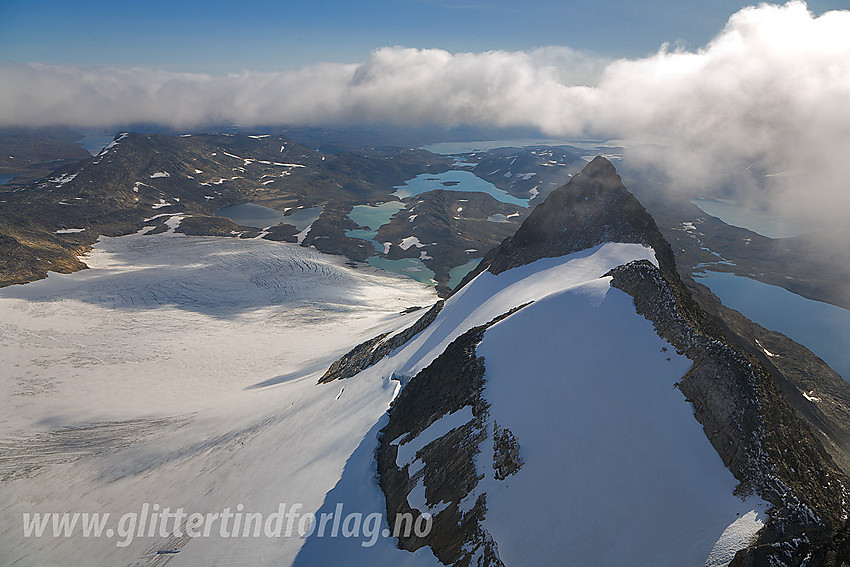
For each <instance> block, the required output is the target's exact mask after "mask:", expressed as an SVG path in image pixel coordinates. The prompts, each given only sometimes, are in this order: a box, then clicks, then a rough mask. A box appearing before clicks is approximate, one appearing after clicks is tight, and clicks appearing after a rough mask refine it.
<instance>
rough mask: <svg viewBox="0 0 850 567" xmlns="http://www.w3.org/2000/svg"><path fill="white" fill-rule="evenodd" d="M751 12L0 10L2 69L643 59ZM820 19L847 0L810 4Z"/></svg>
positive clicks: (315, 6)
mask: <svg viewBox="0 0 850 567" xmlns="http://www.w3.org/2000/svg"><path fill="white" fill-rule="evenodd" d="M749 4H752V2H750V3H747V2H740V1H738V0H711V1H706V0H698V1H694V0H691V1H683V2H670V1H661V0H646V1H644V2H640V3H638V2H633V1H630V2H625V1H622V0H594V1H590V0H578V1H573V2H564V1H558V0H525V1H524V2H521V3H520V2H516V1H513V2H506V1H504V0H457V1H448V0H371V1H363V2H357V1H350V0H346V1H343V0H319V1H317V0H301V1H297V2H294V1H278V2H272V1H267V0H242V1H240V2H234V1H228V2H221V1H216V0H207V1H204V2H199V1H175V0H172V1H162V0H153V1H145V2H129V1H122V0H118V1H113V2H103V1H98V2H93V1H89V0H80V1H67V0H60V1H56V0H54V1H50V0H0V60H6V61H16V62H43V63H58V64H75V65H110V66H119V67H125V66H144V67H151V68H156V69H163V70H169V71H189V72H203V73H211V74H224V73H228V72H241V71H244V70H254V71H277V70H287V69H294V68H298V67H301V66H304V65H310V64H313V63H317V62H323V61H328V62H341V63H348V62H359V61H363V60H364V59H366V57H367V56H368V54H369V52H370V51H372V50H373V49H375V48H378V47H382V46H396V45H399V46H406V47H419V48H441V49H445V50H448V51H451V52H466V51H473V52H481V51H487V50H494V49H502V50H509V51H515V50H525V49H531V48H534V47H541V46H549V45H566V46H569V47H572V48H574V49H581V50H589V51H593V52H595V53H597V54H600V55H604V56H607V57H640V56H644V55H648V54H650V53H653V52H655V51H656V50H657V49H658V47H659V46H660V45H661V44H662V43H664V42H670V43H675V42H681V43H682V44H683V45H684V46H685V47H689V48H691V49H693V48H696V47H700V46H702V45H704V44H705V43H706V42H707V41H708V40H709V39H710V38H711V37H713V36H714V35H716V34H717V33H718V32H719V31H720V30H721V28H722V27H723V25H724V24H725V23H726V21H727V19H728V18H729V16H730V15H731V14H732V13H734V12H735V11H737V10H738V9H740V8H741V7H743V6H746V5H749ZM808 4H809V8H810V9H811V10H812V11H813V12H815V14H820V13H821V12H823V11H825V10H828V9H836V8H845V9H846V8H848V7H850V2H848V1H847V0H810V1H809V3H808Z"/></svg>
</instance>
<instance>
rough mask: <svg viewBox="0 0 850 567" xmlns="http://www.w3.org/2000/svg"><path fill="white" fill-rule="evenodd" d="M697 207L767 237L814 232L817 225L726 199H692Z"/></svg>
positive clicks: (730, 223)
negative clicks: (803, 222) (782, 216)
mask: <svg viewBox="0 0 850 567" xmlns="http://www.w3.org/2000/svg"><path fill="white" fill-rule="evenodd" d="M691 203H693V204H694V205H696V206H697V207H699V209H700V210H701V211H702V212H704V213H706V214H709V215H711V216H713V217H717V218H719V219H720V220H722V221H723V222H725V223H726V224H729V225H732V226H737V227H739V228H746V229H747V230H751V231H753V232H755V233H758V234H761V235H762V236H767V237H768V238H787V237H790V236H799V235H801V234H806V233H807V232H814V231H816V230H818V229H817V227H813V226H809V225H805V224H801V223H799V222H795V221H794V220H792V219H783V218H779V217H776V216H773V215H770V214H768V213H766V212H764V211H756V210H752V209H747V208H746V207H744V206H743V205H742V204H741V203H738V202H736V201H730V200H727V199H694V200H692V201H691Z"/></svg>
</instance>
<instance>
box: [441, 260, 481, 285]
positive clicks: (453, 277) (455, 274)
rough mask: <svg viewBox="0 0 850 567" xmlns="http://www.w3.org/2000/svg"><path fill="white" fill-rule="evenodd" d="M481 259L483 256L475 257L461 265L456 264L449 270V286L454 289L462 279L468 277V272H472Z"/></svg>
mask: <svg viewBox="0 0 850 567" xmlns="http://www.w3.org/2000/svg"><path fill="white" fill-rule="evenodd" d="M480 261H481V258H474V259H472V260H470V261H469V262H467V263H466V264H463V265H461V266H455V267H454V268H452V269H451V270H450V271H449V283H448V286H449V287H450V288H452V289H454V288H455V287H456V286H457V285H458V284H459V283H460V282H461V281H462V280H463V278H465V277H466V274H468V273H469V272H471V271H472V270H474V269H475V267H476V266H478V263H479V262H480Z"/></svg>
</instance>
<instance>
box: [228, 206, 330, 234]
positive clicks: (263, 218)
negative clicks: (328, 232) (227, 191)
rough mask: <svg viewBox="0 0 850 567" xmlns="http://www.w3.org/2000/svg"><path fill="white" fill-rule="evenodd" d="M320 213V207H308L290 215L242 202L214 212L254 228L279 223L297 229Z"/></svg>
mask: <svg viewBox="0 0 850 567" xmlns="http://www.w3.org/2000/svg"><path fill="white" fill-rule="evenodd" d="M321 214H322V207H311V208H309V209H300V210H298V211H297V212H295V213H292V214H290V215H286V214H284V213H283V212H282V211H278V210H276V209H270V208H269V207H264V206H263V205H257V204H256V203H242V204H241V205H230V206H228V207H222V208H220V209H219V210H217V211H216V212H215V216H217V217H226V218H229V219H230V220H232V221H233V222H235V223H237V224H241V225H242V226H251V227H254V228H265V227H267V226H275V225H277V224H279V223H282V222H283V223H286V224H291V225H293V226H294V227H295V228H297V229H298V230H299V231H300V230H304V229H305V228H307V227H308V226H310V225H311V224H313V222H315V221H316V219H318V218H319V215H321Z"/></svg>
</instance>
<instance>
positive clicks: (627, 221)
mask: <svg viewBox="0 0 850 567" xmlns="http://www.w3.org/2000/svg"><path fill="white" fill-rule="evenodd" d="M604 242H623V243H636V244H645V245H647V246H649V247H651V248H653V249H654V250H655V254H656V257H657V258H658V262H659V264H660V266H661V268H662V269H663V270H665V271H671V272H675V266H676V264H675V260H674V259H673V251H672V250H671V249H670V245H669V244H667V241H666V240H664V237H663V236H661V233H660V232H659V230H658V227H657V226H656V225H655V221H654V220H653V218H652V216H651V215H650V214H649V213H648V212H647V211H646V209H644V208H643V206H642V205H641V204H640V202H639V201H638V200H637V199H636V198H635V197H634V195H632V194H631V193H629V192H628V191H627V190H626V188H625V186H624V185H623V181H622V179H620V176H619V175H617V170H616V169H615V168H614V166H613V165H612V164H611V162H609V161H608V160H607V159H605V158H603V157H597V158H595V159H594V160H593V161H591V162H590V163H589V164H588V165H587V167H585V168H584V169H583V170H582V171H581V173H579V174H578V175H576V176H575V177H573V178H572V179H571V180H570V182H569V183H567V184H566V185H564V186H563V187H560V188H558V189H556V190H554V191H552V193H550V194H549V196H548V197H546V200H545V201H544V202H543V203H542V204H541V205H539V206H537V207H536V208H535V209H534V210H533V211H532V212H531V214H530V215H529V216H528V218H527V219H526V220H525V222H523V223H522V225H521V226H520V227H519V230H517V231H516V234H514V235H513V236H511V237H510V238H507V239H506V240H504V241H503V242H502V243H501V244H500V245H499V246H497V247H496V248H494V249H493V250H491V251H490V252H489V253H488V254H487V255H486V256H485V257H484V259H483V260H482V261H481V263H480V264H479V265H478V267H477V268H476V269H475V270H473V271H472V272H470V274H469V275H468V276H467V277H466V278H464V280H463V282H461V284H460V285H459V286H458V289H459V288H461V287H463V286H464V285H465V284H466V283H467V282H469V281H470V280H472V278H474V277H475V276H476V275H478V274H479V273H481V272H482V271H484V270H487V271H489V272H491V273H493V274H500V273H501V272H504V271H505V270H509V269H511V268H516V267H517V266H523V265H525V264H530V263H531V262H534V261H535V260H539V259H541V258H553V257H557V256H563V255H565V254H570V253H571V252H578V251H579V250H586V249H588V248H592V247H593V246H596V245H597V244H602V243H604Z"/></svg>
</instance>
